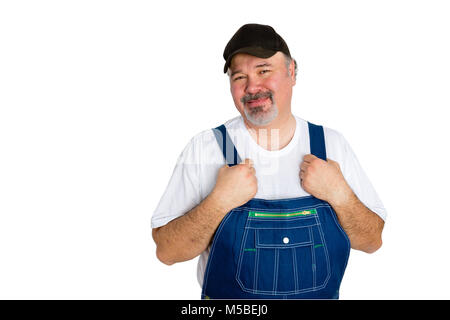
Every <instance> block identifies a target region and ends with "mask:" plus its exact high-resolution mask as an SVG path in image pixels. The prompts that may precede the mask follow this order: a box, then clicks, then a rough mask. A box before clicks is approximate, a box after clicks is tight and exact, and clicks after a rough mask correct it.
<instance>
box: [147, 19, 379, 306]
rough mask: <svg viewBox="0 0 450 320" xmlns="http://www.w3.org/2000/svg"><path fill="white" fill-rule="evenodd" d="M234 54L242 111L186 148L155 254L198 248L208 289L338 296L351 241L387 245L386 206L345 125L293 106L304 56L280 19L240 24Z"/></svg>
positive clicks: (158, 224)
mask: <svg viewBox="0 0 450 320" xmlns="http://www.w3.org/2000/svg"><path fill="white" fill-rule="evenodd" d="M224 58H225V67H224V72H225V73H228V76H229V80H230V88H231V94H232V97H233V101H234V104H235V106H236V108H237V110H238V111H239V113H240V114H241V116H240V117H236V118H234V119H232V120H229V121H228V122H226V123H225V124H224V125H222V126H220V127H218V128H216V129H215V130H206V131H203V132H202V133H200V134H198V135H197V136H195V137H194V138H193V139H192V140H191V141H190V143H189V144H188V145H187V147H186V148H185V150H184V151H183V153H182V154H181V156H180V159H179V161H178V164H177V166H176V168H175V170H174V173H173V175H172V178H171V180H170V182H169V185H168V187H167V189H166V192H165V193H164V195H163V197H162V199H161V201H160V203H159V205H158V207H157V209H156V211H155V213H154V215H153V219H152V227H153V238H154V240H155V242H156V245H157V252H156V254H157V257H158V258H159V259H160V260H161V261H162V262H163V263H165V264H168V265H171V264H173V263H176V262H182V261H186V260H189V259H192V258H195V257H197V256H199V255H200V259H199V264H198V274H197V276H198V280H199V283H200V285H201V286H202V298H250V299H253V298H255V299H257V298H266V299H267V298H268V299H271V298H275V299H279V298H281V299H282V298H295V299H299V298H308V299H313V298H338V296H339V286H340V283H341V280H342V277H343V274H344V270H345V267H346V264H347V259H348V255H349V251H350V246H351V248H353V249H357V250H362V251H365V252H368V253H372V252H374V251H376V250H377V249H378V248H380V246H381V243H382V241H381V233H382V229H383V226H384V219H385V217H386V210H385V209H384V206H383V204H382V202H381V201H380V199H379V198H378V196H377V194H376V192H375V190H374V188H373V187H372V185H371V183H370V181H369V180H368V178H367V177H366V175H365V174H364V172H363V170H362V168H361V166H360V165H359V163H358V160H357V159H356V157H355V155H354V154H353V151H352V150H351V148H350V146H349V145H348V143H347V142H346V141H345V139H344V138H343V136H342V135H341V134H339V133H338V132H337V131H335V130H332V129H329V128H325V127H322V126H317V125H314V124H311V123H309V122H307V121H305V120H303V119H301V118H299V117H297V116H295V115H293V114H292V112H291V98H292V89H293V86H294V85H295V81H296V62H295V60H294V59H292V57H291V55H290V52H289V49H288V46H287V44H286V43H285V41H284V40H283V39H282V38H281V36H279V35H278V34H277V33H276V32H275V30H274V29H273V28H271V27H270V26H265V25H259V24H247V25H244V26H242V27H241V28H240V29H239V30H238V31H237V32H236V33H235V35H234V36H233V37H232V38H231V40H230V41H229V42H228V44H227V46H226V48H225V50H224ZM241 156H242V158H241ZM241 159H244V160H243V161H242V160H241ZM224 163H225V164H224Z"/></svg>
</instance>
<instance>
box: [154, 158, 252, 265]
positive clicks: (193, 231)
mask: <svg viewBox="0 0 450 320" xmlns="http://www.w3.org/2000/svg"><path fill="white" fill-rule="evenodd" d="M256 191H257V181H256V176H255V169H254V168H253V165H252V163H251V161H250V160H248V159H246V160H245V162H244V163H241V164H238V165H236V166H234V167H228V166H227V165H225V166H223V167H222V168H220V169H219V173H218V175H217V180H216V185H215V187H214V189H213V191H212V192H211V193H210V194H209V195H208V196H207V197H206V198H205V199H204V200H203V201H202V202H200V203H199V204H198V205H197V206H196V207H195V208H193V209H192V210H190V211H189V212H187V213H186V214H184V215H183V216H181V217H179V218H177V219H174V220H172V221H170V222H169V223H167V224H166V225H165V226H162V227H159V228H155V229H153V232H152V234H153V239H154V240H155V243H156V256H157V257H158V259H159V260H160V261H161V262H163V263H165V264H168V265H171V264H174V263H176V262H182V261H187V260H190V259H193V258H195V257H196V256H198V255H199V254H200V253H202V252H203V251H204V250H205V249H206V248H207V247H208V245H209V243H210V242H211V239H212V237H213V235H214V232H215V231H216V229H217V227H218V226H219V224H220V222H221V221H222V219H223V217H224V216H225V215H226V214H227V213H228V212H229V211H231V210H232V209H234V208H236V207H238V206H240V205H242V204H244V203H246V202H247V201H248V200H250V199H251V198H253V196H254V195H255V194H256ZM175 201H176V200H175Z"/></svg>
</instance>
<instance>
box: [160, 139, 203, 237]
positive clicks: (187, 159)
mask: <svg viewBox="0 0 450 320" xmlns="http://www.w3.org/2000/svg"><path fill="white" fill-rule="evenodd" d="M198 140H199V139H198V138H197V137H194V138H192V139H191V141H190V142H189V143H188V144H187V146H186V147H185V148H184V150H183V152H182V153H181V154H180V156H179V157H178V161H177V164H176V166H175V168H174V170H173V173H172V176H171V178H170V180H169V183H168V185H167V188H166V190H165V192H164V193H163V196H162V197H161V199H160V201H159V204H158V206H157V207H156V210H155V211H154V212H153V216H152V222H151V224H152V228H158V227H161V226H163V225H165V224H167V223H168V222H170V221H171V220H173V219H176V218H178V217H180V216H182V215H183V214H185V213H186V212H188V211H189V210H191V209H192V208H194V207H195V206H196V205H198V204H199V203H200V202H201V200H202V199H201V190H200V187H201V185H200V181H199V175H200V155H201V150H200V148H201V144H200V143H199V141H198Z"/></svg>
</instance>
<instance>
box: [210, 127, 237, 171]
mask: <svg viewBox="0 0 450 320" xmlns="http://www.w3.org/2000/svg"><path fill="white" fill-rule="evenodd" d="M213 132H214V135H215V136H216V140H217V143H218V144H219V147H220V149H222V153H223V157H224V158H225V161H226V163H227V165H229V166H230V167H232V166H235V165H237V164H239V163H241V157H239V154H238V152H237V150H236V147H235V146H234V144H233V141H231V138H230V136H229V135H228V131H227V129H226V128H225V125H221V126H218V127H217V128H214V129H213Z"/></svg>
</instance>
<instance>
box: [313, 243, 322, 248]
mask: <svg viewBox="0 0 450 320" xmlns="http://www.w3.org/2000/svg"><path fill="white" fill-rule="evenodd" d="M320 247H323V244H316V245H315V246H314V249H316V248H320Z"/></svg>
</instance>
